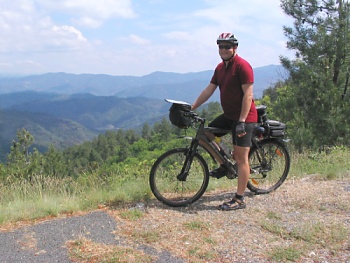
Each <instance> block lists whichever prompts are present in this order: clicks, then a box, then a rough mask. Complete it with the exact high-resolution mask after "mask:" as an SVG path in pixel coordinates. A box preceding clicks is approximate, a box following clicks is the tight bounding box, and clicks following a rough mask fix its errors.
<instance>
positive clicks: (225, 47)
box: [219, 45, 233, 50]
mask: <svg viewBox="0 0 350 263" xmlns="http://www.w3.org/2000/svg"><path fill="white" fill-rule="evenodd" d="M231 48H233V46H232V45H219V49H226V50H229V49H231Z"/></svg>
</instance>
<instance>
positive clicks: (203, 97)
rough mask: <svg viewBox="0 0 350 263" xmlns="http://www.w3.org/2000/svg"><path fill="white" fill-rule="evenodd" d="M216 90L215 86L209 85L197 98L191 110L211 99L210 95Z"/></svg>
mask: <svg viewBox="0 0 350 263" xmlns="http://www.w3.org/2000/svg"><path fill="white" fill-rule="evenodd" d="M216 88H217V86H216V85H215V84H213V83H209V85H208V86H207V87H206V88H205V89H204V90H203V91H202V93H201V94H200V95H199V97H198V98H197V99H196V101H195V102H194V103H193V105H192V110H195V109H197V108H198V107H199V106H201V105H202V104H203V103H204V102H206V101H207V100H208V99H209V98H210V97H211V95H213V93H214V91H215V89H216Z"/></svg>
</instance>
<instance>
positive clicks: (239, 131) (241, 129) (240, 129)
mask: <svg viewBox="0 0 350 263" xmlns="http://www.w3.org/2000/svg"><path fill="white" fill-rule="evenodd" d="M236 134H237V136H238V137H242V136H244V135H245V134H246V132H245V122H239V123H238V124H237V125H236Z"/></svg>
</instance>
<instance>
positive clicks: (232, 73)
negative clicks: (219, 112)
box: [210, 55, 258, 122]
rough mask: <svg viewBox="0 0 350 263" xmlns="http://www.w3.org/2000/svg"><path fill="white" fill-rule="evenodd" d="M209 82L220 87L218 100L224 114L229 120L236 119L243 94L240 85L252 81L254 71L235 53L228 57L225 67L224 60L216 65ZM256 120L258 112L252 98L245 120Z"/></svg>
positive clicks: (239, 112)
mask: <svg viewBox="0 0 350 263" xmlns="http://www.w3.org/2000/svg"><path fill="white" fill-rule="evenodd" d="M210 82H211V83H213V84H214V85H217V86H219V88H220V100H221V106H222V109H223V111H224V116H225V117H226V118H228V119H230V120H234V121H238V120H239V116H240V114H241V108H242V100H243V95H244V94H243V90H242V85H243V84H248V83H254V73H253V69H252V67H251V66H250V64H249V63H248V62H247V61H246V60H244V59H243V58H241V57H239V56H238V55H236V56H234V57H233V58H231V59H230V61H229V63H228V66H227V68H226V67H225V62H221V63H220V64H219V65H217V67H216V69H215V71H214V75H213V77H212V79H211V81H210ZM257 121H258V113H257V111H256V108H255V104H254V100H253V101H252V104H251V107H250V111H249V114H248V116H247V118H246V122H257Z"/></svg>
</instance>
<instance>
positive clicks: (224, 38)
mask: <svg viewBox="0 0 350 263" xmlns="http://www.w3.org/2000/svg"><path fill="white" fill-rule="evenodd" d="M222 42H230V43H232V44H233V45H234V46H238V40H237V38H235V36H234V34H232V33H221V34H220V35H219V37H218V39H217V40H216V44H218V45H219V44H220V43H222Z"/></svg>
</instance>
